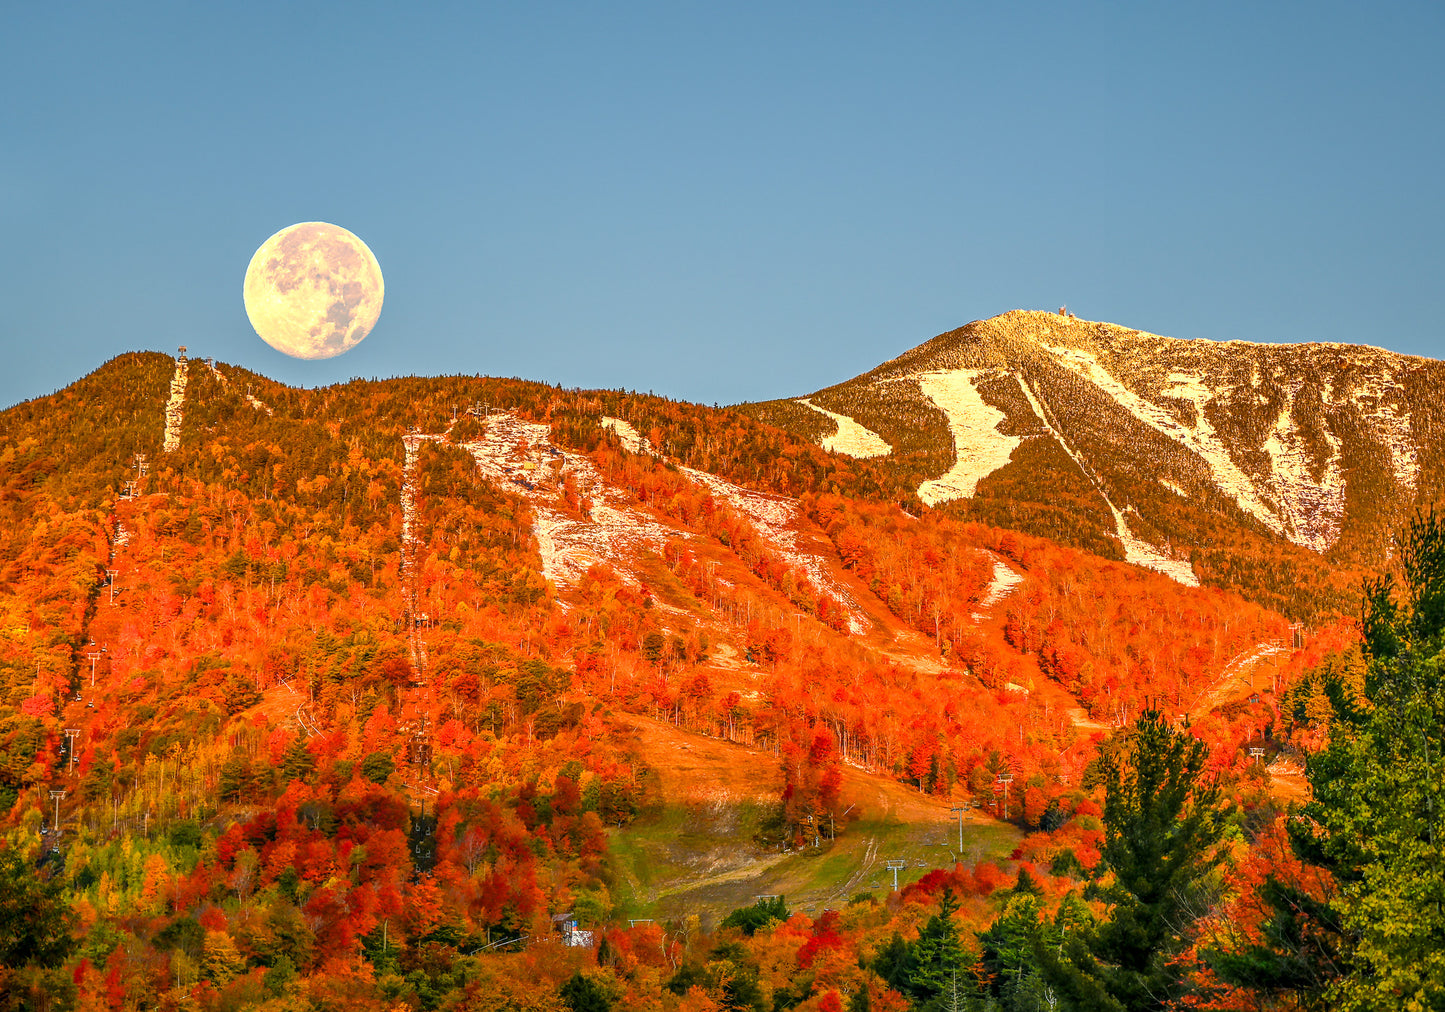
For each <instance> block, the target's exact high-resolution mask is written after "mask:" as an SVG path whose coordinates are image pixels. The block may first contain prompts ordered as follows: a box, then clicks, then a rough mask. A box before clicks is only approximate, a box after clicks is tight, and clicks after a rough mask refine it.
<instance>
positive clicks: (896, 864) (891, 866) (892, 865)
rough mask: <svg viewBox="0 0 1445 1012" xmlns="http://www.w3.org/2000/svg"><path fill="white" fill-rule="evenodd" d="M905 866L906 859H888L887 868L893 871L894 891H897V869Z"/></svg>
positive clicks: (906, 864)
mask: <svg viewBox="0 0 1445 1012" xmlns="http://www.w3.org/2000/svg"><path fill="white" fill-rule="evenodd" d="M907 867H908V862H907V861H889V862H888V870H889V871H891V872H892V873H893V891H894V892H897V891H898V869H900V868H907Z"/></svg>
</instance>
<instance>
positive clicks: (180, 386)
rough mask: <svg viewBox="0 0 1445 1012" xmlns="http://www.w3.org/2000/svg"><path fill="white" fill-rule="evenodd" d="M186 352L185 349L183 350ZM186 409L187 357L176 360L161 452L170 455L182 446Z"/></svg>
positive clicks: (182, 356) (167, 402) (183, 356)
mask: <svg viewBox="0 0 1445 1012" xmlns="http://www.w3.org/2000/svg"><path fill="white" fill-rule="evenodd" d="M181 350H182V351H184V350H185V349H184V348H183V349H181ZM185 407H186V356H185V355H184V354H183V355H181V356H180V357H179V358H177V359H176V372H175V375H174V376H172V377H171V397H170V400H168V401H166V432H165V437H164V439H163V440H162V441H161V450H162V451H163V452H165V453H170V452H171V451H172V450H178V449H180V446H181V422H182V421H183V419H184V417H185Z"/></svg>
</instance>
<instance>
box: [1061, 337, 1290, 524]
mask: <svg viewBox="0 0 1445 1012" xmlns="http://www.w3.org/2000/svg"><path fill="white" fill-rule="evenodd" d="M1043 347H1045V348H1047V349H1048V350H1049V351H1051V352H1053V353H1054V354H1055V355H1056V356H1058V359H1059V362H1060V363H1061V364H1062V365H1064V366H1067V367H1068V368H1069V369H1072V370H1073V371H1074V372H1076V373H1078V374H1079V375H1080V376H1082V377H1084V378H1085V379H1087V380H1089V381H1090V382H1091V383H1093V384H1094V385H1095V386H1097V387H1098V388H1099V389H1100V390H1102V391H1104V392H1105V393H1106V394H1108V395H1109V396H1110V397H1112V398H1113V399H1114V401H1115V402H1116V403H1117V404H1118V405H1119V406H1120V407H1122V408H1123V409H1124V410H1126V411H1128V412H1129V413H1130V414H1131V415H1133V416H1134V417H1135V418H1137V419H1139V421H1141V422H1143V423H1144V424H1145V425H1148V426H1149V427H1151V428H1153V429H1155V430H1157V431H1159V432H1162V433H1163V434H1164V435H1166V436H1168V437H1169V438H1170V439H1173V440H1175V441H1176V442H1179V443H1183V444H1184V445H1185V446H1186V447H1188V448H1189V449H1190V450H1193V451H1194V452H1195V453H1197V454H1198V455H1199V456H1200V457H1201V458H1202V459H1203V460H1204V463H1205V464H1206V465H1208V467H1209V470H1210V473H1211V474H1212V475H1213V476H1214V484H1215V485H1217V486H1218V487H1219V488H1220V490H1221V491H1223V492H1224V493H1225V494H1226V495H1228V496H1230V497H1232V498H1233V499H1234V501H1235V502H1237V503H1238V504H1239V508H1240V509H1242V510H1244V511H1245V512H1246V513H1249V514H1250V515H1251V516H1253V517H1255V518H1256V519H1258V520H1259V521H1260V522H1261V523H1262V524H1264V525H1265V526H1266V527H1268V528H1269V529H1270V530H1272V531H1274V532H1275V533H1276V534H1279V535H1281V536H1284V537H1288V536H1289V532H1288V531H1287V530H1286V529H1285V525H1284V523H1283V522H1282V521H1281V520H1280V518H1279V517H1278V516H1277V515H1276V514H1275V511H1274V510H1273V509H1271V508H1270V507H1269V506H1268V505H1266V504H1265V503H1264V501H1263V500H1262V499H1261V498H1260V497H1259V493H1258V492H1257V491H1256V489H1255V487H1254V483H1253V482H1252V481H1250V479H1249V476H1248V475H1246V474H1245V473H1244V472H1243V471H1241V470H1240V469H1239V466H1238V465H1237V464H1235V462H1234V459H1233V458H1232V457H1230V455H1229V450H1228V448H1226V447H1225V445H1224V441H1223V440H1222V439H1220V437H1219V435H1218V433H1216V432H1215V431H1214V426H1213V425H1211V424H1210V422H1209V419H1208V418H1206V417H1205V415H1204V406H1205V404H1206V403H1208V402H1209V401H1210V400H1211V399H1213V397H1214V392H1213V391H1212V390H1210V389H1209V388H1208V387H1207V386H1205V385H1204V382H1203V379H1202V377H1200V376H1197V375H1194V374H1192V373H1170V375H1169V380H1170V386H1169V388H1168V389H1167V390H1166V391H1165V393H1166V395H1167V396H1169V397H1174V398H1178V399H1180V400H1187V401H1190V402H1192V403H1193V404H1194V408H1195V423H1194V425H1193V426H1188V425H1184V424H1183V423H1181V422H1180V421H1179V420H1178V419H1177V418H1175V417H1174V416H1173V415H1171V414H1170V413H1169V412H1168V411H1166V410H1164V408H1162V407H1160V406H1159V405H1157V404H1155V403H1153V402H1152V401H1148V400H1145V399H1144V398H1143V397H1140V396H1139V395H1138V394H1136V393H1135V392H1134V391H1132V390H1130V389H1129V388H1128V387H1126V386H1124V384H1122V383H1120V382H1119V381H1118V380H1117V379H1115V378H1114V377H1113V376H1112V375H1111V374H1110V373H1109V371H1108V370H1107V369H1105V368H1104V367H1103V366H1101V365H1100V364H1099V361H1098V359H1096V358H1095V357H1094V356H1093V355H1092V354H1090V353H1089V352H1087V351H1080V350H1078V349H1076V348H1064V347H1058V346H1055V345H1048V344H1045V345H1043Z"/></svg>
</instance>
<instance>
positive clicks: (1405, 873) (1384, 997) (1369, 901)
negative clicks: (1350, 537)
mask: <svg viewBox="0 0 1445 1012" xmlns="http://www.w3.org/2000/svg"><path fill="white" fill-rule="evenodd" d="M1398 549H1399V550H1398V554H1397V557H1398V558H1399V560H1400V569H1401V572H1402V574H1403V576H1404V582H1403V586H1398V587H1397V585H1396V582H1395V580H1394V579H1393V578H1392V577H1386V578H1384V579H1381V580H1379V581H1376V582H1374V583H1372V584H1370V585H1368V586H1367V588H1366V595H1365V597H1366V600H1365V608H1364V619H1363V631H1364V639H1365V644H1364V650H1365V657H1366V661H1367V667H1366V674H1365V684H1364V692H1363V697H1360V696H1356V695H1354V694H1352V693H1350V692H1349V691H1348V687H1346V686H1342V685H1339V684H1335V685H1332V686H1330V687H1329V688H1328V691H1329V693H1330V696H1331V701H1332V703H1333V704H1334V709H1335V720H1334V725H1333V728H1332V736H1331V742H1330V745H1329V747H1328V748H1326V749H1324V750H1323V751H1321V752H1320V753H1319V754H1317V755H1316V756H1314V757H1313V758H1311V760H1310V762H1309V764H1308V768H1307V773H1308V776H1309V780H1310V785H1311V786H1312V787H1313V789H1314V800H1313V801H1312V802H1311V803H1310V804H1309V805H1308V806H1307V807H1306V809H1305V814H1306V816H1307V817H1308V819H1307V821H1304V822H1302V823H1301V824H1300V825H1298V826H1293V827H1292V831H1293V836H1294V840H1295V844H1296V849H1297V851H1299V852H1300V853H1301V856H1304V857H1307V858H1310V859H1313V860H1315V861H1316V863H1319V864H1321V865H1323V866H1324V867H1325V868H1327V869H1328V870H1329V871H1331V872H1332V873H1333V874H1334V876H1335V878H1336V880H1337V881H1338V882H1339V883H1340V885H1341V889H1340V894H1339V895H1338V896H1337V897H1336V898H1335V899H1334V901H1333V902H1332V903H1331V904H1330V911H1329V912H1328V914H1327V915H1321V917H1320V919H1321V920H1323V921H1325V923H1326V924H1327V925H1328V924H1329V915H1333V917H1334V918H1337V923H1336V924H1335V925H1334V926H1336V927H1337V928H1338V929H1339V935H1338V937H1337V939H1334V940H1335V941H1337V942H1338V945H1339V948H1340V949H1341V950H1343V952H1342V954H1339V958H1340V959H1341V961H1342V962H1343V964H1344V969H1343V973H1342V975H1341V977H1340V979H1338V980H1336V981H1335V982H1333V983H1332V984H1331V985H1329V986H1328V987H1325V988H1323V989H1321V988H1320V987H1319V984H1318V982H1319V978H1320V976H1321V974H1320V973H1318V972H1310V973H1309V975H1308V977H1307V978H1306V981H1305V983H1306V985H1308V987H1307V988H1305V989H1306V990H1309V991H1312V992H1313V993H1314V996H1315V997H1316V998H1318V997H1319V992H1320V990H1323V991H1324V1003H1325V1004H1327V1005H1328V1007H1331V1008H1340V1009H1349V1010H1353V1009H1402V1008H1410V1009H1417V1008H1418V1009H1438V1008H1445V520H1442V518H1441V517H1440V516H1438V515H1437V514H1436V513H1435V512H1434V511H1433V510H1432V511H1430V512H1429V513H1425V514H1422V515H1419V516H1417V517H1416V518H1415V519H1414V520H1413V521H1412V522H1411V523H1410V525H1409V526H1408V528H1407V529H1406V531H1405V532H1404V535H1403V536H1402V537H1401V538H1400V539H1399V542H1398ZM1256 955H1262V954H1256ZM1284 969H1286V970H1292V971H1295V972H1303V971H1317V969H1318V968H1317V967H1315V966H1313V965H1301V964H1300V962H1299V961H1296V962H1295V963H1293V964H1289V963H1287V964H1286V965H1285V967H1284Z"/></svg>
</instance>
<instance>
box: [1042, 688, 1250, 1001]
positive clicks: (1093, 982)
mask: <svg viewBox="0 0 1445 1012" xmlns="http://www.w3.org/2000/svg"><path fill="white" fill-rule="evenodd" d="M1207 757H1208V749H1207V748H1206V747H1205V744H1204V742H1202V741H1200V740H1199V739H1197V738H1195V737H1194V736H1193V735H1191V734H1189V733H1188V731H1187V730H1182V731H1176V730H1174V729H1173V728H1171V727H1170V726H1169V725H1168V724H1167V723H1166V722H1165V720H1164V718H1163V717H1162V716H1161V715H1160V714H1159V713H1158V711H1155V710H1145V711H1144V712H1143V713H1141V714H1140V715H1139V722H1138V724H1136V725H1135V727H1134V730H1133V731H1132V732H1131V733H1130V734H1129V736H1128V737H1127V739H1126V740H1125V742H1124V745H1123V747H1122V748H1119V749H1116V750H1107V751H1106V753H1105V757H1104V761H1103V763H1102V774H1103V777H1104V791H1105V794H1104V859H1105V861H1106V862H1107V863H1108V867H1109V870H1110V872H1111V873H1112V874H1111V876H1110V877H1109V878H1107V879H1106V880H1105V881H1104V883H1103V884H1102V886H1101V887H1100V896H1101V898H1103V899H1104V900H1105V901H1106V902H1107V903H1108V904H1109V906H1110V909H1109V912H1108V914H1107V916H1106V918H1105V919H1104V920H1103V921H1101V922H1100V923H1099V924H1097V925H1095V926H1093V927H1091V928H1080V929H1079V930H1077V931H1075V932H1074V933H1073V934H1071V935H1070V936H1069V937H1067V938H1066V939H1065V940H1064V942H1063V945H1062V953H1061V954H1059V953H1055V952H1051V951H1050V949H1049V948H1048V947H1044V946H1041V947H1040V948H1039V950H1038V954H1039V957H1040V961H1041V964H1042V968H1043V970H1044V974H1045V977H1046V980H1047V982H1048V983H1049V984H1050V985H1051V986H1052V987H1054V988H1055V989H1056V990H1057V991H1058V992H1059V996H1060V998H1061V999H1062V1000H1063V1001H1064V1002H1065V1004H1066V1007H1072V1008H1078V1009H1091V1010H1106V1009H1107V1010H1127V1012H1134V1010H1144V1009H1161V1008H1167V1007H1169V1006H1170V1004H1171V1003H1172V1002H1174V1001H1175V1000H1176V999H1178V998H1179V997H1180V996H1182V995H1183V994H1184V991H1185V989H1184V986H1183V984H1182V983H1181V981H1180V980H1179V979H1178V975H1177V974H1176V973H1175V972H1174V970H1173V969H1172V968H1171V967H1170V965H1169V964H1170V960H1171V959H1172V958H1173V957H1174V956H1175V955H1177V954H1178V953H1179V952H1180V951H1182V950H1183V948H1184V947H1185V940H1184V939H1183V937H1182V935H1181V931H1182V930H1183V926H1184V925H1185V924H1186V923H1187V922H1188V920H1189V918H1190V909H1191V907H1192V905H1193V901H1194V900H1195V899H1196V898H1197V895H1198V893H1199V892H1200V890H1201V888H1202V886H1203V885H1204V883H1205V880H1206V878H1207V877H1208V876H1209V874H1210V873H1211V872H1212V871H1213V870H1214V869H1215V868H1216V867H1217V866H1218V865H1219V863H1220V861H1222V860H1223V853H1222V851H1221V850H1220V848H1218V846H1217V844H1218V843H1219V840H1220V837H1221V835H1222V834H1223V832H1224V826H1225V816H1226V814H1227V813H1226V809H1225V807H1224V805H1223V804H1222V803H1221V800H1220V789H1219V786H1218V785H1217V784H1214V783H1211V782H1208V781H1206V780H1205V778H1204V766H1205V762H1206V759H1207Z"/></svg>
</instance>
